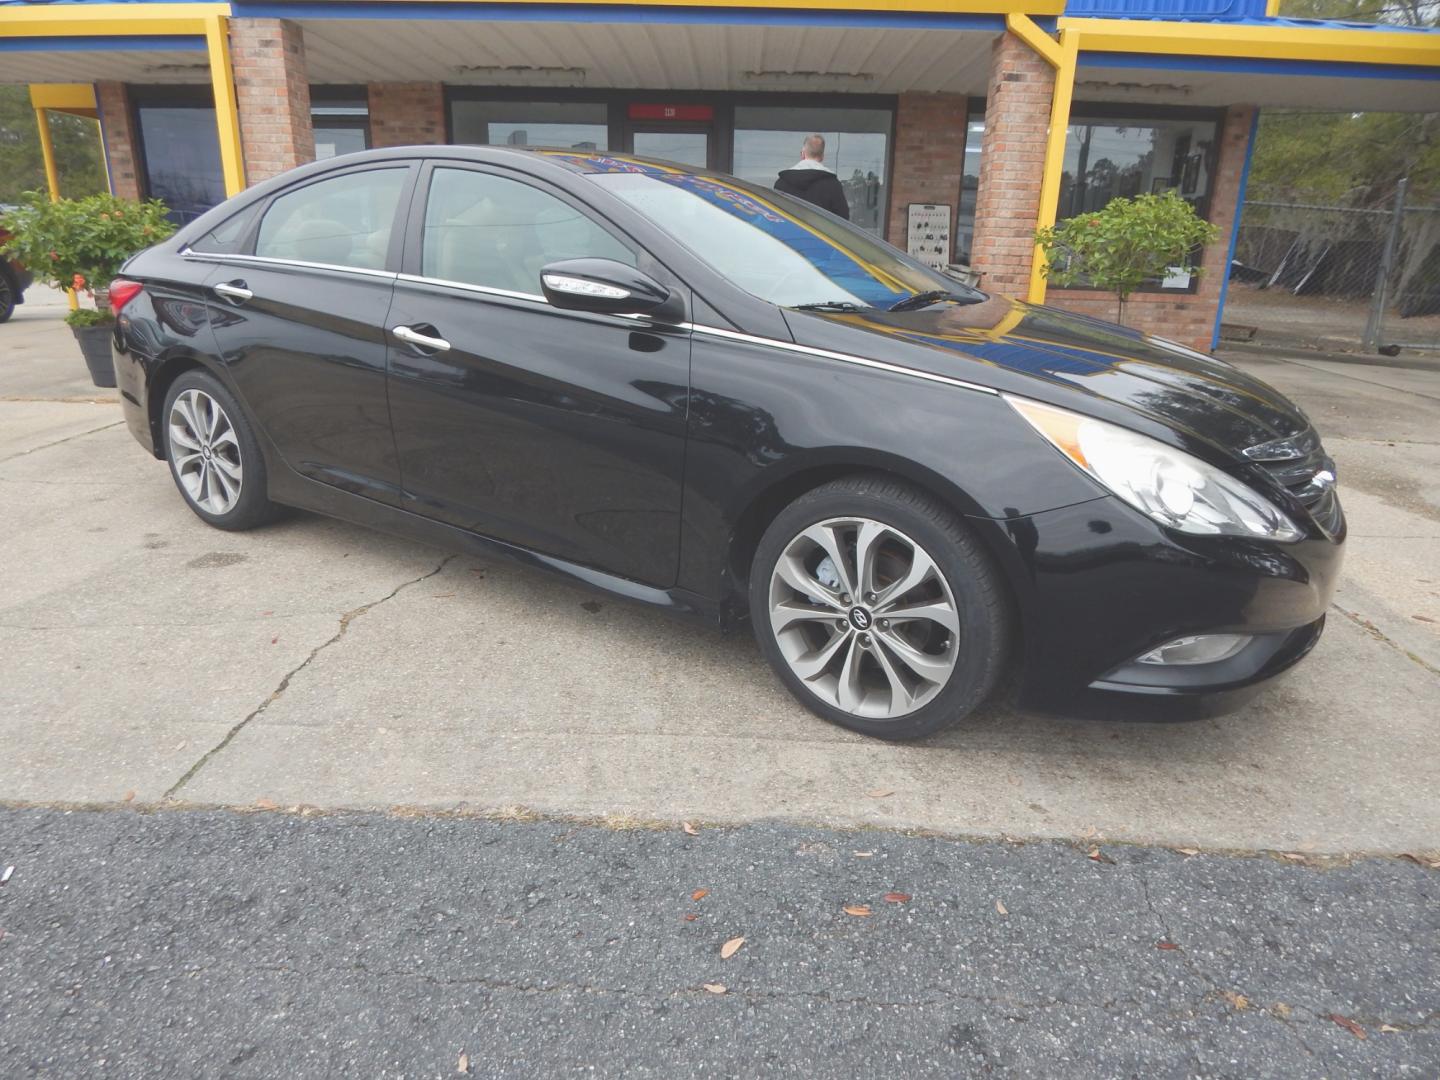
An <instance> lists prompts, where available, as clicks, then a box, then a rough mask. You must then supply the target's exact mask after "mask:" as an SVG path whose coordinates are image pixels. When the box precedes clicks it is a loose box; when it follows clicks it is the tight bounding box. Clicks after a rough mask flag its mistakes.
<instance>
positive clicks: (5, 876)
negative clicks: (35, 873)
mask: <svg viewBox="0 0 1440 1080" xmlns="http://www.w3.org/2000/svg"><path fill="white" fill-rule="evenodd" d="M13 873H15V867H14V865H13V864H12V865H10V866H7V867H5V869H4V871H3V872H0V885H4V884H5V883H6V882H7V881H9V880H10V875H11V874H13Z"/></svg>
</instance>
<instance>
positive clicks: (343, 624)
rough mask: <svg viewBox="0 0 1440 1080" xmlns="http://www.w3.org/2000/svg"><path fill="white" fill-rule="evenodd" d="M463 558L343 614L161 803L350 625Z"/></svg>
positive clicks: (446, 561)
mask: <svg viewBox="0 0 1440 1080" xmlns="http://www.w3.org/2000/svg"><path fill="white" fill-rule="evenodd" d="M459 557H460V556H458V555H447V556H445V558H443V559H441V560H440V564H439V565H438V566H436V567H435V569H434V570H427V571H426V572H425V573H423V574H421V575H420V576H419V577H417V578H411V579H410V580H409V581H402V582H401V583H400V584H399V585H396V586H395V588H393V589H391V590H390V592H389V593H387V594H386V595H385V596H382V597H380V599H378V600H371V601H370V602H369V603H367V604H361V605H360V606H359V607H357V608H351V609H350V610H349V611H347V612H345V613H344V614H342V615H341V616H340V628H339V629H338V630H336V631H335V633H334V634H333V635H332V636H331V637H329V638H328V639H327V640H325V641H322V642H321V643H320V644H319V645H316V646H315V648H313V649H311V650H310V652H309V654H308V655H307V656H306V657H305V659H304V660H302V661H300V663H299V664H297V665H296V666H295V667H293V668H291V669H290V670H289V671H288V672H286V673H285V677H284V678H283V679H281V680H280V685H279V686H277V687H276V688H275V689H274V690H273V691H271V692H270V695H269V696H268V697H266V698H265V700H264V701H262V702H261V703H260V704H259V705H257V706H256V707H255V708H254V709H253V710H251V712H250V713H249V715H247V716H245V717H244V718H243V719H242V720H241V721H240V722H239V723H238V724H236V725H235V726H234V727H232V728H231V729H230V730H229V731H227V732H226V733H225V737H224V738H223V739H221V740H220V741H219V742H218V743H217V744H215V746H213V747H211V748H210V749H209V750H208V751H206V753H205V754H204V755H203V756H202V757H201V758H200V760H199V761H197V762H195V764H194V765H191V766H190V768H189V769H187V770H186V771H185V775H184V776H182V777H180V779H179V780H177V781H175V783H174V784H172V785H171V787H170V788H169V790H168V791H166V792H165V794H164V795H162V796H161V801H162V802H164V801H165V800H168V799H173V798H175V796H176V794H177V793H178V792H179V791H180V789H181V788H183V787H184V786H185V785H186V784H188V783H189V782H190V781H191V780H192V779H194V777H195V776H196V774H198V773H199V772H200V770H201V769H203V768H205V766H206V765H208V764H209V763H210V761H211V759H213V758H214V757H215V756H216V755H217V754H219V753H220V752H221V751H223V750H224V749H225V748H226V747H227V746H229V745H230V743H231V741H232V740H233V739H234V738H235V736H236V735H238V734H240V732H241V731H242V730H243V729H244V728H245V726H246V725H247V724H249V723H250V721H252V720H254V719H255V718H256V717H257V716H259V715H260V714H261V713H263V712H264V711H265V710H266V709H268V708H269V707H270V706H271V705H272V704H273V703H274V702H276V701H277V700H279V698H280V697H281V696H282V695H283V694H284V693H285V691H286V690H287V689H289V687H290V681H291V680H292V679H294V678H295V676H296V675H299V674H300V672H302V671H304V670H305V668H307V667H308V666H309V665H310V663H311V661H313V660H314V659H315V658H316V657H317V656H319V655H320V654H321V653H322V652H324V651H325V650H326V649H328V648H329V647H330V646H331V645H334V644H335V643H336V642H337V641H339V640H340V639H341V638H343V637H344V636H345V633H346V631H348V630H349V629H350V624H351V623H352V622H354V621H355V620H356V619H358V618H359V617H360V616H361V615H364V614H365V613H366V612H368V611H370V610H372V609H373V608H377V607H379V606H380V605H381V604H383V603H386V602H387V601H389V600H393V599H395V597H397V596H398V595H400V593H402V592H403V591H404V590H406V589H408V588H410V587H411V586H412V585H418V584H420V582H422V581H426V580H428V579H430V578H432V577H434V576H435V575H436V574H438V573H440V571H442V570H444V569H445V567H447V566H449V565H450V563H451V562H453V561H454V560H456V559H458V558H459Z"/></svg>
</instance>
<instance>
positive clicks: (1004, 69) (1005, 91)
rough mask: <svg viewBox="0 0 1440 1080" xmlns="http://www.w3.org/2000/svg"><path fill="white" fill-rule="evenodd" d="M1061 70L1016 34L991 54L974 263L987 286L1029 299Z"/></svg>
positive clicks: (997, 44)
mask: <svg viewBox="0 0 1440 1080" xmlns="http://www.w3.org/2000/svg"><path fill="white" fill-rule="evenodd" d="M1054 89H1055V71H1054V69H1053V68H1052V67H1051V66H1050V65H1049V64H1047V63H1046V62H1045V61H1044V60H1042V59H1041V58H1040V57H1039V56H1038V55H1037V54H1036V53H1035V52H1034V51H1033V50H1032V49H1031V48H1030V46H1028V45H1026V44H1025V43H1024V42H1023V41H1021V40H1020V39H1019V38H1018V37H1016V36H1015V35H1014V34H1001V35H1000V37H998V38H997V39H996V40H995V45H994V48H993V50H992V51H991V54H990V82H989V94H988V96H987V98H986V102H985V139H984V142H983V144H982V147H983V149H982V152H981V155H980V187H979V190H978V191H977V192H976V198H975V247H974V250H973V252H972V256H971V265H972V266H973V267H974V268H975V269H976V270H978V271H980V274H981V277H980V285H981V287H982V288H984V289H987V290H994V291H996V292H1002V293H1008V294H1009V295H1011V296H1018V297H1024V296H1025V294H1026V292H1027V291H1029V287H1030V264H1031V261H1032V259H1033V258H1034V255H1035V224H1036V217H1037V216H1038V214H1039V211H1040V177H1041V174H1042V173H1043V172H1044V169H1045V134H1046V132H1047V131H1048V130H1049V127H1050V97H1051V94H1052V93H1053V91H1054Z"/></svg>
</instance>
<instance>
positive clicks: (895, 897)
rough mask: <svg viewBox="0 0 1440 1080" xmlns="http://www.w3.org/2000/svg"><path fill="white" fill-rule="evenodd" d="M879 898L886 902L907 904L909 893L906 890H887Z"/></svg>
mask: <svg viewBox="0 0 1440 1080" xmlns="http://www.w3.org/2000/svg"><path fill="white" fill-rule="evenodd" d="M881 899H882V900H884V901H885V902H886V903H887V904H908V903H909V902H910V894H909V893H908V892H887V893H886V894H885V895H884V896H883V897H881Z"/></svg>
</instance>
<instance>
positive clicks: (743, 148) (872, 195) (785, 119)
mask: <svg viewBox="0 0 1440 1080" xmlns="http://www.w3.org/2000/svg"><path fill="white" fill-rule="evenodd" d="M812 132H818V133H819V134H821V135H823V136H825V164H826V165H827V166H828V167H829V168H830V169H831V170H832V171H833V172H834V173H835V175H836V176H838V177H839V178H840V183H841V184H842V185H844V188H845V198H846V201H847V202H848V203H849V204H850V220H851V221H852V222H854V223H855V224H856V225H859V226H860V227H861V228H862V229H868V230H869V231H870V232H873V233H876V234H880V233H882V232H883V231H884V227H885V200H886V193H887V189H886V183H887V177H886V167H887V165H888V163H889V156H888V155H889V141H890V110H889V109H859V108H855V109H830V108H792V107H789V106H784V105H737V106H736V107H735V141H734V164H733V166H732V168H731V171H732V172H733V173H734V174H735V175H736V176H738V177H740V178H741V179H742V180H748V181H750V182H751V183H754V184H764V185H765V186H767V187H773V186H774V184H775V180H776V177H777V176H778V175H779V174H780V170H781V169H788V168H790V166H792V165H794V164H795V163H796V162H797V161H799V160H800V144H801V143H802V142H803V141H804V139H805V136H806V135H809V134H811V133H812Z"/></svg>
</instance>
